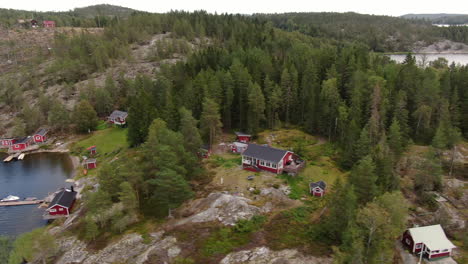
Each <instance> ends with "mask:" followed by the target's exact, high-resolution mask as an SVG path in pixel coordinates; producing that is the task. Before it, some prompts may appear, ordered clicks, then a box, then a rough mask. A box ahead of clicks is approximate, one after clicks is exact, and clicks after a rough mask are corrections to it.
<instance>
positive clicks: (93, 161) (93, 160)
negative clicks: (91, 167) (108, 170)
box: [86, 159, 96, 164]
mask: <svg viewBox="0 0 468 264" xmlns="http://www.w3.org/2000/svg"><path fill="white" fill-rule="evenodd" d="M88 163H96V159H87V160H86V164H88Z"/></svg>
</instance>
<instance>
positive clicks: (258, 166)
mask: <svg viewBox="0 0 468 264" xmlns="http://www.w3.org/2000/svg"><path fill="white" fill-rule="evenodd" d="M303 165H304V161H302V160H300V159H299V157H298V156H297V155H296V154H294V153H293V152H291V151H288V150H282V149H277V148H272V147H269V146H261V145H257V144H249V145H248V147H247V149H246V150H245V151H244V152H243V153H242V166H243V168H244V169H245V170H250V171H254V172H256V171H260V170H264V171H269V172H273V173H277V174H280V173H283V172H287V173H292V174H296V173H297V171H298V170H299V169H300V168H302V167H303Z"/></svg>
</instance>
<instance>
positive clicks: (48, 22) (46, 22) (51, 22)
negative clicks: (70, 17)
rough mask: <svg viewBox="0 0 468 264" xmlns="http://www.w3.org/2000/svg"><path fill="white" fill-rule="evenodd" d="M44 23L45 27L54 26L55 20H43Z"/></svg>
mask: <svg viewBox="0 0 468 264" xmlns="http://www.w3.org/2000/svg"><path fill="white" fill-rule="evenodd" d="M42 25H43V26H44V27H45V28H54V27H55V21H52V20H44V21H42Z"/></svg>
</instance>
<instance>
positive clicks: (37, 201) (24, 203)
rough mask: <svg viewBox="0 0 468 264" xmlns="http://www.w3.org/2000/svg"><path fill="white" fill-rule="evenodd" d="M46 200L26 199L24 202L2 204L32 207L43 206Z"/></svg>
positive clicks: (0, 203) (2, 203)
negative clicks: (32, 205)
mask: <svg viewBox="0 0 468 264" xmlns="http://www.w3.org/2000/svg"><path fill="white" fill-rule="evenodd" d="M43 202H44V200H37V199H35V198H26V199H24V200H23V201H11V202H0V207H1V206H18V205H31V204H41V203H43Z"/></svg>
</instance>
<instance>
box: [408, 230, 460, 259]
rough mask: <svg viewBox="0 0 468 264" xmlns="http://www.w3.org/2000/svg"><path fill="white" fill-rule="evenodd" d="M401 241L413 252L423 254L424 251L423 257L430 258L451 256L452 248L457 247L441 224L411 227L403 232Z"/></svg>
mask: <svg viewBox="0 0 468 264" xmlns="http://www.w3.org/2000/svg"><path fill="white" fill-rule="evenodd" d="M401 241H402V243H403V245H405V246H406V247H407V248H408V249H409V250H410V251H411V253H419V254H421V253H420V252H421V251H422V252H423V257H426V258H427V259H429V260H434V259H437V258H443V257H450V256H451V255H452V249H454V248H456V246H455V245H453V244H452V242H450V240H448V238H447V236H445V233H444V230H443V229H442V227H441V226H440V225H431V226H422V227H414V228H410V229H408V230H406V231H405V233H403V237H402V240H401ZM419 254H418V255H419Z"/></svg>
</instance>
